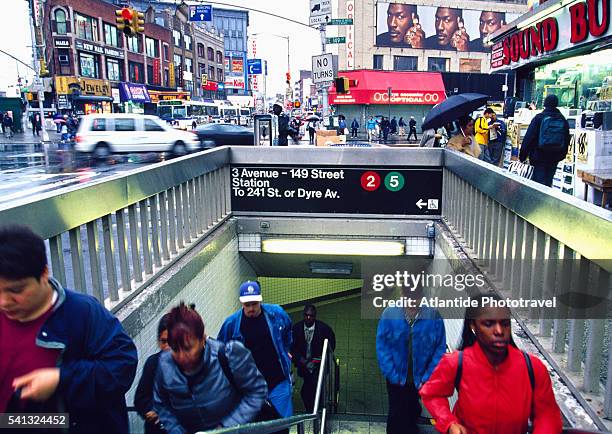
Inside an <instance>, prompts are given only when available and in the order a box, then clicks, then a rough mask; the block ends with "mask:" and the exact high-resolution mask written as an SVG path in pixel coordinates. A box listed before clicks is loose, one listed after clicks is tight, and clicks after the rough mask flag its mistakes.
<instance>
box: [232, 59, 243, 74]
mask: <svg viewBox="0 0 612 434" xmlns="http://www.w3.org/2000/svg"><path fill="white" fill-rule="evenodd" d="M232 72H233V73H234V74H239V75H243V74H244V59H242V58H241V57H239V58H236V57H232Z"/></svg>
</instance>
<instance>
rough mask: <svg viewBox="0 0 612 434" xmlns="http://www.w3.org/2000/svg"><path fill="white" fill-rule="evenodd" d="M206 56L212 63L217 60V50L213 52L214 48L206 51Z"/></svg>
mask: <svg viewBox="0 0 612 434" xmlns="http://www.w3.org/2000/svg"><path fill="white" fill-rule="evenodd" d="M206 55H207V58H208V60H210V61H211V62H212V61H214V60H215V50H213V49H212V47H208V48H207V49H206Z"/></svg>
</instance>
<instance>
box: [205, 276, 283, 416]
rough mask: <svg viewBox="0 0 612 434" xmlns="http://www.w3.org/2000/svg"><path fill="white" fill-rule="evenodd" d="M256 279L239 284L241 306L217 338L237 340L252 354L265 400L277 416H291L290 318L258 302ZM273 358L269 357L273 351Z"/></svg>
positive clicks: (259, 297)
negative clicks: (262, 381)
mask: <svg viewBox="0 0 612 434" xmlns="http://www.w3.org/2000/svg"><path fill="white" fill-rule="evenodd" d="M262 301H263V297H262V296H261V286H260V285H259V282H256V281H250V280H248V281H246V282H244V283H242V285H240V303H242V309H240V310H238V311H237V312H235V313H233V314H232V315H231V316H229V317H228V318H227V319H226V320H225V322H224V323H223V325H222V326H221V330H220V331H219V336H217V339H219V340H220V341H223V342H228V341H232V340H236V341H240V342H242V343H243V344H244V346H245V347H247V348H248V349H249V350H250V351H251V353H252V354H253V358H254V359H255V364H256V365H257V368H258V369H259V371H260V372H261V373H262V375H263V376H264V378H265V379H266V383H267V384H268V400H269V401H270V402H271V403H272V405H273V406H274V408H275V409H276V411H277V412H278V414H279V416H280V417H289V416H292V415H293V405H292V402H291V393H292V391H291V389H292V385H291V355H290V354H289V350H290V348H291V342H292V340H293V339H292V335H291V319H290V318H289V315H287V313H286V312H285V311H284V310H283V308H282V307H280V306H279V305H277V304H267V303H262ZM275 353H276V355H277V357H270V354H275Z"/></svg>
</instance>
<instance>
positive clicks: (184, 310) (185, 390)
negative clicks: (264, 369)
mask: <svg viewBox="0 0 612 434" xmlns="http://www.w3.org/2000/svg"><path fill="white" fill-rule="evenodd" d="M167 320H168V324H167V326H168V344H169V345H170V349H171V351H167V352H165V353H164V354H162V355H161V356H160V358H159V368H158V370H157V375H156V378H155V386H154V408H155V411H156V413H157V414H158V415H159V419H160V421H161V423H162V424H163V426H164V428H165V429H166V431H167V432H168V434H184V433H186V432H187V433H193V432H197V431H205V430H209V429H214V428H221V427H229V426H235V425H241V424H244V423H247V422H251V421H252V420H253V419H254V418H255V417H256V416H257V414H258V413H259V410H260V409H261V407H262V405H263V404H264V402H265V399H266V396H267V393H268V390H267V386H266V382H265V380H264V378H263V376H262V375H261V373H260V372H259V371H258V370H257V367H256V366H255V361H254V360H253V357H252V356H251V353H250V351H249V350H247V349H246V348H245V347H244V345H242V344H241V343H240V342H236V341H232V342H228V343H226V344H224V343H222V342H219V341H217V340H215V339H213V338H210V337H207V336H206V334H205V333H204V322H203V321H202V318H201V317H200V315H199V314H198V312H196V310H195V309H193V308H191V307H188V306H186V305H185V304H184V303H182V302H181V304H180V305H179V306H177V307H175V308H173V309H172V310H171V311H170V313H169V314H168V317H167Z"/></svg>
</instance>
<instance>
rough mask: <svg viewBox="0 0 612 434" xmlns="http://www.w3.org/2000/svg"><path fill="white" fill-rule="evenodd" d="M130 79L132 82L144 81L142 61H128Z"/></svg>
mask: <svg viewBox="0 0 612 434" xmlns="http://www.w3.org/2000/svg"><path fill="white" fill-rule="evenodd" d="M128 68H129V73H130V81H131V82H132V83H144V71H143V69H144V67H143V65H142V63H137V62H129V63H128Z"/></svg>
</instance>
